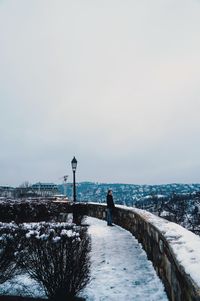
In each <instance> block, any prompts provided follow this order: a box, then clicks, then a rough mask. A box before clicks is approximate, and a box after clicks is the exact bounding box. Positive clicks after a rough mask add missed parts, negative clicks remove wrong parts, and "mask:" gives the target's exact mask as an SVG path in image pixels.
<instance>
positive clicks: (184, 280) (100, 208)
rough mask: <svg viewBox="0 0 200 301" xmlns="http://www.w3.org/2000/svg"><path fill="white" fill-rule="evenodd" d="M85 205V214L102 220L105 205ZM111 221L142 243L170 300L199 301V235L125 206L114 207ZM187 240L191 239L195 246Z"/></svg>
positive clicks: (104, 213)
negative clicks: (196, 272)
mask: <svg viewBox="0 0 200 301" xmlns="http://www.w3.org/2000/svg"><path fill="white" fill-rule="evenodd" d="M86 207H87V215H89V216H92V217H96V218H99V219H104V220H105V219H106V206H105V205H103V204H96V203H88V204H87V205H86ZM114 223H115V224H117V225H119V226H121V227H123V228H124V229H126V230H128V231H130V232H131V233H132V234H133V235H134V236H135V237H136V238H137V239H138V241H139V242H140V243H141V244H142V245H143V248H144V249H145V251H146V253H147V255H148V258H149V259H150V260H151V261H152V262H153V264H154V267H155V269H156V271H157V273H158V275H159V276H160V278H161V279H162V281H163V283H164V285H165V289H166V291H167V294H168V297H169V299H170V300H172V301H198V300H200V284H199V282H198V280H199V278H200V276H198V275H196V274H195V271H198V273H200V261H198V258H199V259H200V257H199V254H200V237H198V236H196V235H195V234H193V233H191V232H190V231H188V230H186V229H184V228H182V227H181V226H179V225H177V224H174V223H171V222H169V221H166V220H164V219H161V218H159V217H156V216H154V215H153V214H151V213H148V212H146V211H144V210H140V209H136V208H129V207H125V206H117V207H116V209H115V214H114ZM184 237H185V239H184ZM188 239H189V241H191V240H193V242H194V243H192V246H193V245H195V249H194V248H193V249H192V246H191V245H190V242H187V240H188ZM187 244H188V245H187ZM179 251H180V253H181V254H179ZM179 257H180V258H179ZM184 260H185V262H184ZM195 260H196V263H195V262H194V261H195ZM194 264H195V266H194ZM192 265H193V266H192ZM188 269H189V271H188ZM189 272H190V274H189Z"/></svg>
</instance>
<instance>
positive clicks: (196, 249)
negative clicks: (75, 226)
mask: <svg viewBox="0 0 200 301" xmlns="http://www.w3.org/2000/svg"><path fill="white" fill-rule="evenodd" d="M94 204H95V203H94ZM96 204H97V203H96ZM116 207H117V208H121V209H123V210H127V211H132V212H133V213H137V214H138V215H140V216H141V217H142V218H143V219H145V220H146V221H147V222H148V223H150V224H151V225H153V226H154V227H156V228H157V229H158V231H159V232H160V233H161V234H162V235H163V236H164V238H165V239H166V241H167V243H168V245H169V247H170V249H171V251H172V254H174V256H175V258H176V260H177V262H178V263H179V265H180V266H181V267H183V269H184V270H185V273H186V274H189V275H190V277H191V279H192V280H193V281H194V283H196V285H197V286H198V287H200V237H199V236H197V235H196V234H194V233H192V232H191V231H188V230H187V229H185V228H183V227H182V226H180V225H178V224H176V223H173V222H170V221H167V220H165V219H163V218H160V217H158V216H156V215H154V214H152V213H150V212H147V211H145V210H142V209H138V208H130V207H126V206H122V205H117V206H116Z"/></svg>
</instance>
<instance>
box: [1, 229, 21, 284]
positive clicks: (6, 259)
mask: <svg viewBox="0 0 200 301" xmlns="http://www.w3.org/2000/svg"><path fill="white" fill-rule="evenodd" d="M18 230H19V229H18V227H17V225H15V224H12V223H11V224H3V223H0V283H3V282H5V281H6V280H8V279H10V278H12V277H13V276H14V275H15V274H16V273H17V260H16V256H15V255H16V254H15V252H16V249H17V248H18V246H19V240H20V239H19V231H18Z"/></svg>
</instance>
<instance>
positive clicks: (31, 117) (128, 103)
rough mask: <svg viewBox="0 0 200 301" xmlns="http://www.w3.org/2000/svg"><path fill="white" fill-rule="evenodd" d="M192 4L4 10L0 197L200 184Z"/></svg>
mask: <svg viewBox="0 0 200 301" xmlns="http://www.w3.org/2000/svg"><path fill="white" fill-rule="evenodd" d="M199 14H200V2H199V1H197V0H190V1H189V0H188V1H187V0H182V1H180V0H177V1H174V0H173V1H172V0H169V1H163V0H152V1H148V0H142V1H136V0H133V1H132V0H127V1H119V0H106V1H104V0H101V1H99V0H95V1H91V0H90V1H89V0H85V1H81V0H77V1H68V0H63V1H51V0H48V1H46V0H44V1H40V0H34V1H33V0H30V1H26V0H18V1H14V0H9V1H3V0H1V1H0V137H1V140H0V141H1V144H0V145H1V150H0V170H1V172H0V185H19V184H21V183H22V182H23V181H30V182H32V183H34V182H37V181H45V182H59V181H61V180H59V179H60V178H61V177H62V176H63V175H65V174H67V175H70V177H69V181H71V180H72V171H71V159H72V158H73V156H76V158H77V160H78V167H77V181H85V180H88V181H95V182H109V183H115V182H118V183H135V184H160V183H174V182H179V183H192V182H195V183H198V182H199V179H200V157H199V154H200V140H199V132H200V121H199V120H200V118H199V112H200V101H199V95H200V85H199V78H200V56H199V53H200V39H199V36H200V19H199Z"/></svg>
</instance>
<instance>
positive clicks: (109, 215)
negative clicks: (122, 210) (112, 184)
mask: <svg viewBox="0 0 200 301" xmlns="http://www.w3.org/2000/svg"><path fill="white" fill-rule="evenodd" d="M106 200H107V225H108V226H113V224H112V218H113V210H114V208H115V204H114V201H113V195H112V190H111V189H109V190H108V193H107V197H106Z"/></svg>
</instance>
